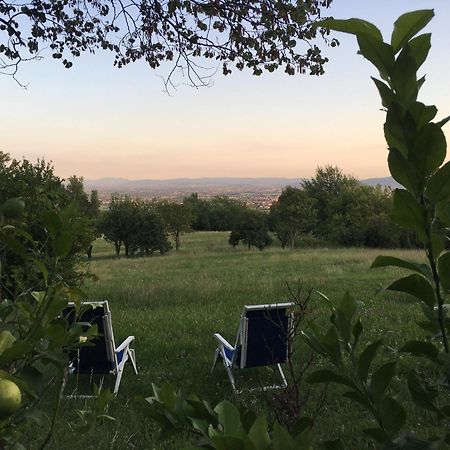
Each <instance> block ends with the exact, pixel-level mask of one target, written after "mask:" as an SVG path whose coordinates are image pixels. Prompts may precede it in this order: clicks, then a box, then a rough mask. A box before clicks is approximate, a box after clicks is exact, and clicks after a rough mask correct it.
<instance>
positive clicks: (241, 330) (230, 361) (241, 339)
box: [211, 302, 294, 392]
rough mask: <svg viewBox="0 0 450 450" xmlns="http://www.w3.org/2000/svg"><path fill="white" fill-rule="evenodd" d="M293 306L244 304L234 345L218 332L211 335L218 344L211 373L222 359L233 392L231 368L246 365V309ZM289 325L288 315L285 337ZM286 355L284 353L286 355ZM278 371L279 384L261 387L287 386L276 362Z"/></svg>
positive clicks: (290, 322)
mask: <svg viewBox="0 0 450 450" xmlns="http://www.w3.org/2000/svg"><path fill="white" fill-rule="evenodd" d="M292 306H294V303H292V302H291V303H273V304H265V305H246V306H244V309H243V312H242V315H241V318H240V320H239V327H238V332H237V336H236V341H235V344H234V346H233V345H231V344H230V343H229V342H228V341H227V340H226V339H225V338H224V337H223V336H222V335H221V334H220V333H214V334H213V337H214V338H215V339H216V340H217V342H218V346H217V348H216V351H215V353H214V360H213V365H212V368H211V373H212V371H213V370H214V368H215V366H216V364H217V361H218V360H219V358H220V359H222V362H223V365H224V367H225V370H226V372H227V375H228V379H229V380H230V383H231V386H232V388H233V391H234V392H237V390H236V382H235V379H234V374H233V370H234V369H235V368H240V369H244V368H245V367H246V361H247V339H248V334H247V332H248V322H249V319H248V318H247V317H246V315H247V312H248V311H258V310H261V311H265V310H270V309H287V308H290V307H292ZM291 327H292V320H291V316H289V319H288V330H287V336H286V339H288V337H289V336H290V335H291ZM239 348H240V350H241V351H240V358H239V360H238V357H237V355H238V354H239V352H238V349H239ZM227 351H228V352H232V357H231V358H230V357H229V356H228V354H227V353H228V352H227ZM287 356H288V355H286V357H287ZM276 366H277V369H278V372H279V374H280V377H281V382H282V384H281V385H273V386H265V387H263V389H273V388H280V387H287V385H288V383H287V380H286V376H285V375H284V372H283V369H282V367H281V364H279V363H277V364H276Z"/></svg>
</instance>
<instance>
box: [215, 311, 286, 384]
mask: <svg viewBox="0 0 450 450" xmlns="http://www.w3.org/2000/svg"><path fill="white" fill-rule="evenodd" d="M292 306H294V303H275V304H270V305H246V306H244V310H243V312H242V315H241V319H240V321H239V328H238V332H237V336H236V342H235V345H234V346H233V345H231V344H230V343H229V342H228V341H227V340H226V339H225V338H224V337H223V336H222V335H221V334H219V333H214V335H213V336H214V338H215V339H216V340H217V341H218V347H217V349H216V351H215V354H214V361H213V366H212V369H211V372H212V371H213V370H214V367H215V366H216V364H217V361H218V360H219V359H221V360H222V362H223V365H224V366H225V369H226V371H227V375H228V378H229V380H230V382H231V386H232V387H233V391H235V392H236V383H235V380H234V375H233V371H234V369H235V368H239V369H245V368H248V367H261V366H270V365H276V366H277V368H278V371H279V373H280V376H281V380H282V385H281V386H279V385H277V386H267V387H265V389H267V388H273V387H282V386H284V387H286V386H287V381H286V377H285V375H284V372H283V369H282V367H281V364H282V363H285V362H286V361H287V358H288V351H289V339H290V336H291V334H292V320H291V316H290V315H289V314H288V309H289V308H290V307H292Z"/></svg>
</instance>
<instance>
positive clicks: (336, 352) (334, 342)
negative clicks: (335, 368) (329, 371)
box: [320, 327, 341, 365]
mask: <svg viewBox="0 0 450 450" xmlns="http://www.w3.org/2000/svg"><path fill="white" fill-rule="evenodd" d="M320 344H321V345H322V347H323V348H324V349H325V350H326V352H327V355H328V357H329V358H330V359H331V361H332V362H333V364H335V365H339V364H340V361H341V346H340V344H339V337H338V335H337V332H336V328H334V327H330V328H329V329H328V331H327V333H326V334H325V335H324V336H321V340H320Z"/></svg>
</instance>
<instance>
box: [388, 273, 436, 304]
mask: <svg viewBox="0 0 450 450" xmlns="http://www.w3.org/2000/svg"><path fill="white" fill-rule="evenodd" d="M386 289H387V290H389V291H397V292H404V293H405V294H409V295H412V296H414V297H416V298H418V299H419V300H421V301H422V302H424V303H425V304H426V305H427V306H429V307H430V308H433V307H434V305H435V304H436V297H435V294H434V289H433V287H432V286H431V284H430V283H429V282H428V281H427V280H426V279H425V278H424V277H422V276H420V275H416V274H414V275H409V276H407V277H404V278H400V279H398V280H396V281H394V282H393V283H392V284H390V285H389V286H388V287H387V288H386Z"/></svg>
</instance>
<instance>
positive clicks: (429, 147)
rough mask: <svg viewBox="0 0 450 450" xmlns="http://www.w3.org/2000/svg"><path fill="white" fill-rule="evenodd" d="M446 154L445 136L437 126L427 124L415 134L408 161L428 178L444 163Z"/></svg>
mask: <svg viewBox="0 0 450 450" xmlns="http://www.w3.org/2000/svg"><path fill="white" fill-rule="evenodd" d="M446 153H447V142H446V140H445V135H444V133H443V131H442V129H441V128H440V127H439V125H436V124H435V123H428V124H427V125H426V126H424V127H423V128H422V130H420V131H419V132H418V134H417V138H416V140H415V142H414V147H413V149H412V152H411V153H410V160H411V161H412V162H414V163H415V164H417V167H418V169H419V171H420V173H422V174H423V175H424V176H429V175H431V174H432V173H433V172H435V171H436V169H437V168H438V167H439V166H440V165H441V164H442V163H443V162H444V160H445V156H446Z"/></svg>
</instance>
